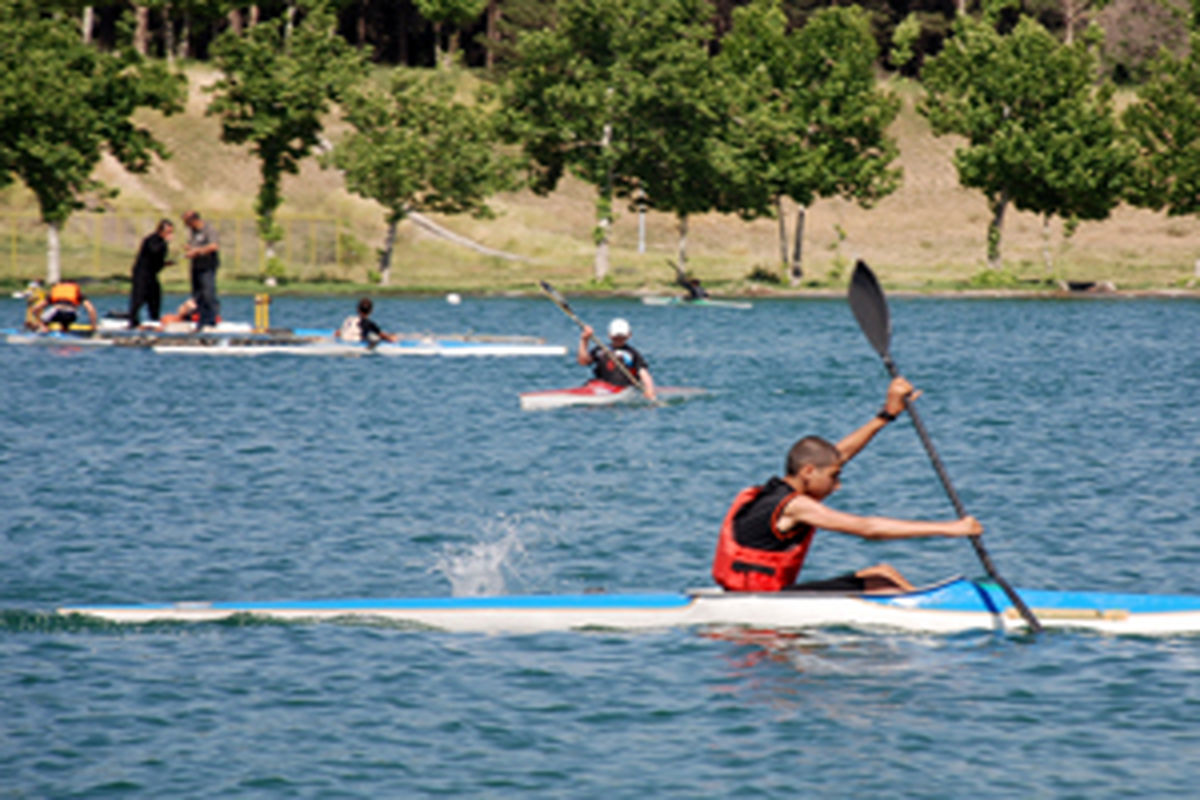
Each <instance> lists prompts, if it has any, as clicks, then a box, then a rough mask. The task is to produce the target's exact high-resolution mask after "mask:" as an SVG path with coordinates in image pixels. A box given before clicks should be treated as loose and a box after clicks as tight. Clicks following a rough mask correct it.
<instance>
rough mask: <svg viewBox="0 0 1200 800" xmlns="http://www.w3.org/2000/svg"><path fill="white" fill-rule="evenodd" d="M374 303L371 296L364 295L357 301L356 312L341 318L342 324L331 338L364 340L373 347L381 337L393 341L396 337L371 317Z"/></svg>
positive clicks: (347, 340) (386, 340) (354, 340)
mask: <svg viewBox="0 0 1200 800" xmlns="http://www.w3.org/2000/svg"><path fill="white" fill-rule="evenodd" d="M374 308H375V305H374V304H373V303H372V302H371V298H369V297H364V298H363V299H362V300H359V301H358V313H357V314H351V315H350V316H348V317H346V318H345V319H344V320H342V326H341V327H340V328H338V329H337V330H336V331H334V332H333V338H335V339H341V340H342V341H345V342H366V343H367V344H368V345H370V346H372V347H374V346H375V345H376V344H378V343H379V340H380V339H382V340H383V341H385V342H395V341H396V340H397V339H398V337H397V336H396V335H395V334H392V333H387V332H386V331H384V330H383V329H382V328H380V327H379V325H377V324H376V323H375V320H373V319H371V312H372V311H373V310H374Z"/></svg>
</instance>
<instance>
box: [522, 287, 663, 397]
mask: <svg viewBox="0 0 1200 800" xmlns="http://www.w3.org/2000/svg"><path fill="white" fill-rule="evenodd" d="M539 283H540V284H541V286H542V291H543V292H545V293H546V295H547V296H548V297H549V298H550V299H551V300H552V301H554V305H556V306H558V307H559V308H560V309H561V310H562V312H563V313H564V314H566V315H567V316H568V317H570V318H571V319H572V320H574V321H575V324H576V325H578V326H579V327H580V328H581V329H583V328H588V327H589V325H588V324H587V323H586V322H584V321H583V320H581V319H580V318H579V315H577V314H576V313H575V312H574V311H572V310H571V304H570V303H568V302H567V298H565V297H563V296H562V295H561V294H559V293H558V290H557V289H555V288H554V287H553V286H551V285H550V284H549V283H547V282H546V281H539ZM592 341H593V342H595V343H596V346H597V347H599V348H600V352H602V353H604V357H605V358H607V359H608V360H609V361H611V362H613V363H614V364H616V365H617V369H618V370H620V371H621V374H622V375H624V376H625V378H626V379H627V380H628V381H629V382H630V383H631V384H632V385H633V387H634V388H635V389H637V390H638V391H639V392H641V393H642V394H643V395H645V394H646V387H645V386H644V385H642V382H641V381H640V380H638V379H637V376H635V375H634V374H633V373H632V372H630V371H629V367H627V366H625V362H623V361H622V360H621V359H619V358H617V356H616V354H615V353H613V351H612V350H610V349H609V347H608V345H606V344H605V343H604V342H602V341H600V338H599V337H597V336H592ZM646 399H648V400H649V397H648V396H647V398H646ZM650 402H652V403H657V402H658V401H657V400H651V401H650Z"/></svg>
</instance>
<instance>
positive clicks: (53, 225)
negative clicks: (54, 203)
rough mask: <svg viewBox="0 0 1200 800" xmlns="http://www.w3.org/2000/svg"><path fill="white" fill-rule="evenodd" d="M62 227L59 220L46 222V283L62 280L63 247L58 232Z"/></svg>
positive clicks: (51, 283) (49, 284)
mask: <svg viewBox="0 0 1200 800" xmlns="http://www.w3.org/2000/svg"><path fill="white" fill-rule="evenodd" d="M61 227H62V224H61V223H58V222H47V223H46V285H47V286H53V285H54V284H56V283H58V282H59V281H61V280H62V257H61V254H62V247H61V245H60V244H59V239H58V232H59V230H60V228H61Z"/></svg>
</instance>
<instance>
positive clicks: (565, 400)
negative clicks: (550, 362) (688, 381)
mask: <svg viewBox="0 0 1200 800" xmlns="http://www.w3.org/2000/svg"><path fill="white" fill-rule="evenodd" d="M655 394H657V395H658V398H659V399H660V400H663V401H668V402H669V401H671V400H682V399H686V398H688V397H695V396H697V395H702V394H707V392H706V390H704V389H699V388H694V387H689V386H659V387H656V388H655ZM520 398H521V409H522V410H524V411H546V410H549V409H553V408H568V407H570V406H616V405H638V404H643V405H645V404H648V403H649V402H650V401H649V400H647V399H646V396H645V395H644V394H642V393H641V392H640V391H638V390H637V389H635V388H634V387H632V386H614V385H613V384H611V383H606V382H605V381H588V382H587V383H585V384H583V385H582V386H573V387H571V388H569V389H546V390H543V391H537V392H522V393H521V395H520Z"/></svg>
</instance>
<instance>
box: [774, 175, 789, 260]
mask: <svg viewBox="0 0 1200 800" xmlns="http://www.w3.org/2000/svg"><path fill="white" fill-rule="evenodd" d="M775 216H776V217H777V218H778V219H779V266H781V267H783V269H784V270H787V268H788V266H789V264H788V248H787V216H786V215H785V214H784V213H783V195H781V194H777V195H775Z"/></svg>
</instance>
